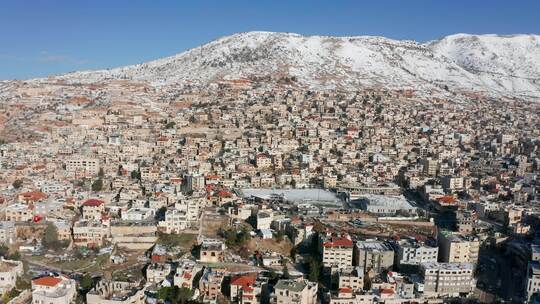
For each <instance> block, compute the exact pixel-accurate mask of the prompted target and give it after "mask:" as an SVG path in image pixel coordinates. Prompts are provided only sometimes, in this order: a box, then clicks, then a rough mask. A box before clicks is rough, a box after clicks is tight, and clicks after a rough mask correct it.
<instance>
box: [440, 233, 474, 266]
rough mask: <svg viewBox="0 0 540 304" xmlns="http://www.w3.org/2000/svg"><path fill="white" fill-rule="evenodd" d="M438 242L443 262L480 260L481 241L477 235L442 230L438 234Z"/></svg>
mask: <svg viewBox="0 0 540 304" xmlns="http://www.w3.org/2000/svg"><path fill="white" fill-rule="evenodd" d="M438 243H439V260H440V261H441V262H445V263H472V264H476V263H477V262H478V251H479V250H480V241H479V240H478V238H476V237H472V236H464V235H461V234H458V233H453V232H450V231H441V232H439V234H438Z"/></svg>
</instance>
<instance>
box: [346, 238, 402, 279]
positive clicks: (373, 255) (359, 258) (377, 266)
mask: <svg viewBox="0 0 540 304" xmlns="http://www.w3.org/2000/svg"><path fill="white" fill-rule="evenodd" d="M354 249H355V251H356V252H355V265H356V266H360V267H361V268H362V269H364V272H367V271H369V270H373V271H374V272H376V273H381V272H382V271H383V270H386V269H390V268H391V267H392V266H393V265H394V249H393V248H392V246H390V245H389V244H388V243H385V242H381V241H358V242H356V246H355V247H354Z"/></svg>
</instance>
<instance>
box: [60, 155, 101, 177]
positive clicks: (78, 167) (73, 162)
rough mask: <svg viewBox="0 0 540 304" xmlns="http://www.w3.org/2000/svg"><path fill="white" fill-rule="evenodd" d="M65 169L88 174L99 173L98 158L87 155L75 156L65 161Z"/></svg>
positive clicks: (73, 172)
mask: <svg viewBox="0 0 540 304" xmlns="http://www.w3.org/2000/svg"><path fill="white" fill-rule="evenodd" d="M65 165H66V171H68V172H70V173H72V174H77V173H79V172H82V173H84V174H88V175H97V174H98V173H99V168H100V167H99V159H95V158H89V157H75V158H70V159H68V160H66V161H65Z"/></svg>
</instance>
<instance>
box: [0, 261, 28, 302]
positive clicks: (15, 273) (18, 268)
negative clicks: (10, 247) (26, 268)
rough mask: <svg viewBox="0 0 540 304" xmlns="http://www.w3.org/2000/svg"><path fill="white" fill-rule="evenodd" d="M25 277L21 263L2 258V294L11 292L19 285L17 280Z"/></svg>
mask: <svg viewBox="0 0 540 304" xmlns="http://www.w3.org/2000/svg"><path fill="white" fill-rule="evenodd" d="M22 275H23V263H22V262H21V261H12V260H5V259H4V257H0V294H4V293H5V292H8V291H10V290H11V289H12V288H13V287H15V284H16V283H17V278H18V277H20V276H22Z"/></svg>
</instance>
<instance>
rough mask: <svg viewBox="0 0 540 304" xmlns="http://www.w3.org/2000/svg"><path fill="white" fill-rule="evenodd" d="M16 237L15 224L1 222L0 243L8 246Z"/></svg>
mask: <svg viewBox="0 0 540 304" xmlns="http://www.w3.org/2000/svg"><path fill="white" fill-rule="evenodd" d="M16 237H17V229H16V228H15V223H13V222H7V221H2V222H0V243H1V244H6V245H9V244H11V243H13V242H14V241H15V239H16Z"/></svg>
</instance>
